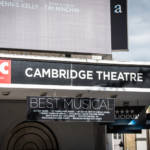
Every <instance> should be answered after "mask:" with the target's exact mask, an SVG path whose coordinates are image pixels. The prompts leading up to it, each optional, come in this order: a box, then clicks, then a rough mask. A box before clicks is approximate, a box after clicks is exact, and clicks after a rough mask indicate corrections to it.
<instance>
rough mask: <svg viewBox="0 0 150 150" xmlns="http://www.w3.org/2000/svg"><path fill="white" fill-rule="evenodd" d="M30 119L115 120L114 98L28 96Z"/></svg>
mask: <svg viewBox="0 0 150 150" xmlns="http://www.w3.org/2000/svg"><path fill="white" fill-rule="evenodd" d="M27 103H28V104H27V106H28V119H29V120H63V121H88V122H113V121H114V108H115V104H114V99H95V98H63V97H27Z"/></svg>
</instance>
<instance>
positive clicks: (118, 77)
mask: <svg viewBox="0 0 150 150" xmlns="http://www.w3.org/2000/svg"><path fill="white" fill-rule="evenodd" d="M96 73H97V74H98V79H99V80H111V81H131V82H143V73H135V72H109V71H107V72H106V71H96Z"/></svg>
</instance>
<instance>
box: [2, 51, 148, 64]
mask: <svg viewBox="0 0 150 150" xmlns="http://www.w3.org/2000/svg"><path fill="white" fill-rule="evenodd" d="M0 58H3V59H4V58H5V59H6V58H7V59H24V60H39V61H58V62H76V63H77V62H78V63H93V64H109V65H132V66H150V62H120V61H112V60H111V61H110V60H94V59H79V58H65V57H46V56H35V55H33V56H32V55H18V54H5V53H1V54H0Z"/></svg>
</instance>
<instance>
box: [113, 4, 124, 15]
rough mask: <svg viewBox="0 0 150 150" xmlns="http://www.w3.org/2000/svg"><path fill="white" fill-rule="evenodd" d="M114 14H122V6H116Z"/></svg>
mask: <svg viewBox="0 0 150 150" xmlns="http://www.w3.org/2000/svg"><path fill="white" fill-rule="evenodd" d="M114 13H115V14H121V13H122V7H121V5H120V4H117V5H115V6H114Z"/></svg>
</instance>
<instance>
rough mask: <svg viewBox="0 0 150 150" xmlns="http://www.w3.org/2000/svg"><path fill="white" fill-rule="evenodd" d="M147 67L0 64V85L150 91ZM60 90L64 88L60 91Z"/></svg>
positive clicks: (51, 63)
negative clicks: (147, 89)
mask: <svg viewBox="0 0 150 150" xmlns="http://www.w3.org/2000/svg"><path fill="white" fill-rule="evenodd" d="M149 78H150V66H148V65H137V64H119V63H118V64H117V63H114V64H113V62H112V64H110V63H83V62H78V63H77V62H68V61H62V62H61V61H58V60H56V61H54V60H53V61H45V62H42V61H38V60H36V61H30V60H8V59H7V60H6V59H5V60H0V83H1V84H11V85H13V84H14V85H22V84H23V85H28V84H30V85H31V86H32V85H44V86H49V85H51V86H49V87H51V88H52V87H55V88H56V89H57V88H61V87H66V88H67V87H69V88H68V89H70V88H74V87H77V89H78V90H80V88H84V89H88V88H89V90H90V89H91V90H92V89H95V90H96V89H97V88H106V87H109V88H127V89H129V88H130V89H132V88H140V89H142V88H150V80H149ZM62 89H63V88H62Z"/></svg>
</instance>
